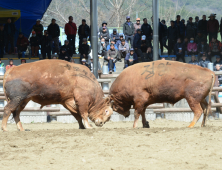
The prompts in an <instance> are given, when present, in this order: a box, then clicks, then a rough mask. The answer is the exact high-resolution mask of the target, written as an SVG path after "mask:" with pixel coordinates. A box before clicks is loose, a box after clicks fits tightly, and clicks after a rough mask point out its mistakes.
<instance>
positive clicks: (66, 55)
mask: <svg viewBox="0 0 222 170" xmlns="http://www.w3.org/2000/svg"><path fill="white" fill-rule="evenodd" d="M72 54H73V52H72V47H71V46H70V45H69V40H65V43H64V45H63V46H62V47H61V48H60V53H59V59H61V60H65V61H70V59H71V57H72Z"/></svg>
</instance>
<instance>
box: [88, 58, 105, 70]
mask: <svg viewBox="0 0 222 170" xmlns="http://www.w3.org/2000/svg"><path fill="white" fill-rule="evenodd" d="M89 69H90V71H91V72H92V73H93V58H92V56H91V57H90V63H89ZM98 73H102V67H101V65H100V62H99V61H98Z"/></svg>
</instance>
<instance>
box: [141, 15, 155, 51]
mask: <svg viewBox="0 0 222 170" xmlns="http://www.w3.org/2000/svg"><path fill="white" fill-rule="evenodd" d="M141 31H142V35H145V36H146V43H147V46H148V47H149V46H151V39H152V34H153V30H152V28H151V26H150V24H148V23H147V19H146V18H144V19H143V25H142V26H141Z"/></svg>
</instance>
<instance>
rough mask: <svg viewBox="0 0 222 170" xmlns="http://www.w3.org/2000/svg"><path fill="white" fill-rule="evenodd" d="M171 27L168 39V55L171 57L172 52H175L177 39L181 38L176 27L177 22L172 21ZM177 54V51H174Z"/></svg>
mask: <svg viewBox="0 0 222 170" xmlns="http://www.w3.org/2000/svg"><path fill="white" fill-rule="evenodd" d="M170 24H171V26H170V27H168V31H167V38H168V55H171V53H172V50H173V51H174V46H175V44H176V42H177V38H178V37H179V33H178V29H177V28H176V27H175V22H174V21H173V20H171V21H170ZM174 53H175V51H174Z"/></svg>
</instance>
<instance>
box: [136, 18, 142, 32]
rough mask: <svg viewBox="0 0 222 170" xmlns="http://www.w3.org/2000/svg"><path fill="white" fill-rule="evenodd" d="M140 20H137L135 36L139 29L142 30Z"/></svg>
mask: <svg viewBox="0 0 222 170" xmlns="http://www.w3.org/2000/svg"><path fill="white" fill-rule="evenodd" d="M141 26H142V25H141V24H140V18H137V19H136V23H135V24H134V36H135V34H136V33H137V29H141Z"/></svg>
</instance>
